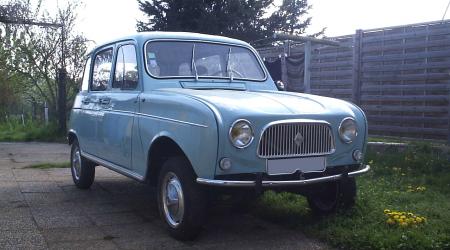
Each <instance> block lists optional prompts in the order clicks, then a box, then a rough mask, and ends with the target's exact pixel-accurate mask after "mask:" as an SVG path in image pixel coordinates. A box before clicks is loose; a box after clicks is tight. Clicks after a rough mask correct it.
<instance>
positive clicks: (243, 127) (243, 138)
mask: <svg viewBox="0 0 450 250" xmlns="http://www.w3.org/2000/svg"><path fill="white" fill-rule="evenodd" d="M229 136H230V141H231V143H232V144H233V145H234V146H235V147H237V148H245V147H247V146H248V145H250V143H251V142H252V141H253V129H252V126H251V124H250V122H248V121H247V120H237V121H235V122H234V123H233V124H232V125H231V128H230V134H229Z"/></svg>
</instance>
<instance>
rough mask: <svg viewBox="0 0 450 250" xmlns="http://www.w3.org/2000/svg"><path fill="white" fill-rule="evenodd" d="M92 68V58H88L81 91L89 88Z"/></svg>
mask: <svg viewBox="0 0 450 250" xmlns="http://www.w3.org/2000/svg"><path fill="white" fill-rule="evenodd" d="M90 69H91V58H90V57H89V58H88V59H87V60H86V65H84V71H83V81H82V83H81V91H87V90H88V88H89V70H90Z"/></svg>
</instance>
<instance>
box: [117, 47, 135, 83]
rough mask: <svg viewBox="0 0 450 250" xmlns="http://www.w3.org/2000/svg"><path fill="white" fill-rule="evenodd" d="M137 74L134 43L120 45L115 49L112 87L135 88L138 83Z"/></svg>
mask: <svg viewBox="0 0 450 250" xmlns="http://www.w3.org/2000/svg"><path fill="white" fill-rule="evenodd" d="M138 81H139V74H138V65H137V60H136V49H135V47H134V45H131V44H128V45H124V46H121V47H120V48H119V50H118V51H117V59H116V69H115V72H114V81H113V84H112V87H113V88H120V89H135V88H136V87H137V85H138Z"/></svg>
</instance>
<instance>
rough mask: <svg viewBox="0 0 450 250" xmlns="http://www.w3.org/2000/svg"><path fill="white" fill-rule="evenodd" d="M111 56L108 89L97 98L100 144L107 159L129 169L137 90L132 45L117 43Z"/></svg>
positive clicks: (134, 55) (136, 73)
mask: <svg viewBox="0 0 450 250" xmlns="http://www.w3.org/2000/svg"><path fill="white" fill-rule="evenodd" d="M114 58H115V61H114V66H113V67H114V71H113V74H112V84H111V89H110V90H109V91H107V92H105V94H104V95H103V96H102V97H101V98H100V99H101V101H100V106H101V108H102V111H103V118H102V126H101V136H102V147H103V150H104V155H105V156H106V159H107V160H108V161H110V162H111V163H114V164H116V165H118V166H120V167H123V168H128V169H131V168H132V167H131V154H132V134H133V127H134V122H135V113H136V111H137V108H138V97H139V93H140V85H139V77H138V76H139V74H138V64H137V58H136V47H135V45H134V44H133V43H131V42H125V43H120V44H118V45H117V46H116V53H115V57H114Z"/></svg>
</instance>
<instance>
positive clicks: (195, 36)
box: [89, 31, 249, 54]
mask: <svg viewBox="0 0 450 250" xmlns="http://www.w3.org/2000/svg"><path fill="white" fill-rule="evenodd" d="M153 39H168V40H198V41H210V42H219V43H231V44H238V45H244V46H249V44H248V43H246V42H244V41H241V40H238V39H233V38H229V37H224V36H216V35H207V34H200V33H191V32H168V31H149V32H139V33H136V34H133V35H129V36H124V37H121V38H117V39H113V40H111V41H109V42H106V43H102V44H101V45H99V46H96V47H95V48H94V49H93V50H92V51H91V53H92V52H94V51H96V50H97V49H99V48H101V47H103V46H105V45H108V44H113V43H116V42H120V41H126V40H135V41H137V42H138V43H145V42H146V41H148V40H153ZM89 54H90V53H89Z"/></svg>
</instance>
